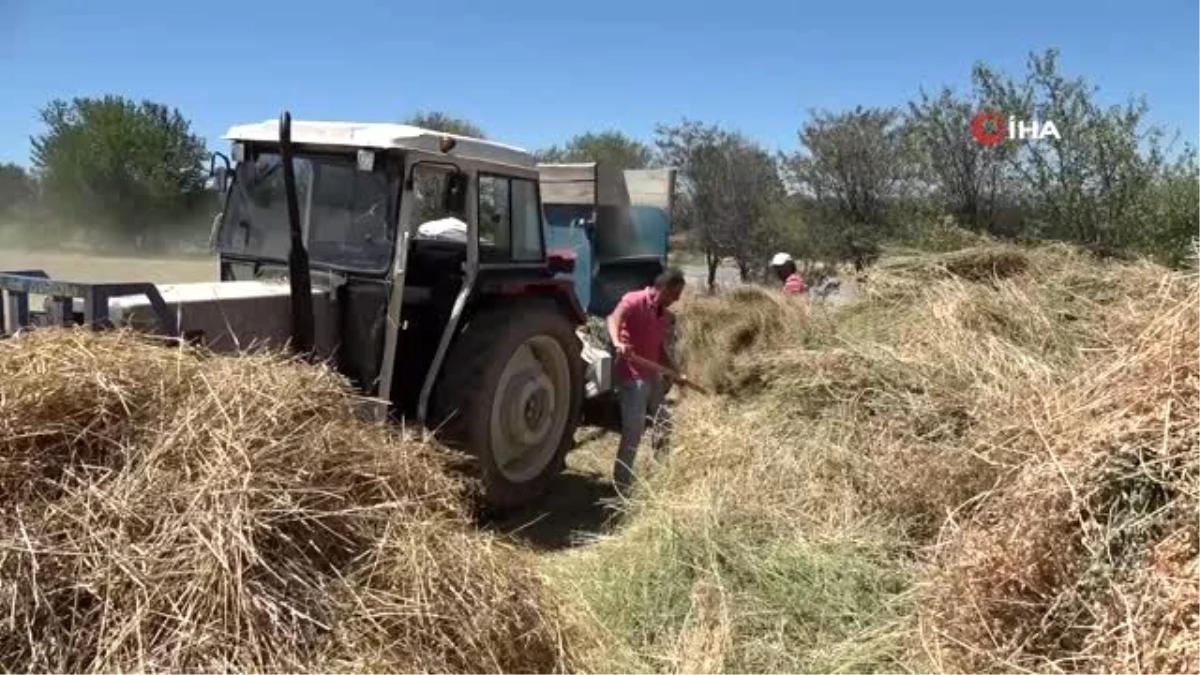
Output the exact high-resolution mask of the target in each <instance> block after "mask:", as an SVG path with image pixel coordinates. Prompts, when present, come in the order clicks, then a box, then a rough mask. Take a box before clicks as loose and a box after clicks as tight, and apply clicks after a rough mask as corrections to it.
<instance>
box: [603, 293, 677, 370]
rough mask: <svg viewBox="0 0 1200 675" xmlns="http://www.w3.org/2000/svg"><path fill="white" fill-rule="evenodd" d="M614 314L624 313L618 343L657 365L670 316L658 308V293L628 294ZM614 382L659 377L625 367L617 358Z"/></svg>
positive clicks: (633, 367) (629, 364)
mask: <svg viewBox="0 0 1200 675" xmlns="http://www.w3.org/2000/svg"><path fill="white" fill-rule="evenodd" d="M614 311H615V312H616V311H623V312H624V316H623V317H622V319H623V320H622V321H621V325H620V326H618V327H617V329H618V333H617V335H618V336H619V337H620V338H621V342H624V343H625V344H627V345H629V346H630V348H632V349H633V352H634V353H635V354H637V355H638V356H640V357H642V358H644V359H646V360H647V361H653V362H654V363H659V362H660V361H661V360H662V352H663V344H664V342H665V340H666V336H667V329H668V328H669V327H670V320H671V317H670V314H668V313H667V311H666V310H665V309H661V308H660V307H659V306H658V289H657V288H654V287H649V288H643V289H642V290H640V291H630V292H628V293H626V294H625V296H624V297H622V298H621V303H620V304H619V305H617V309H616V310H614ZM616 367H617V378H618V379H619V380H620V381H621V382H630V381H633V380H644V379H649V378H651V377H657V376H658V373H656V372H655V371H653V370H650V369H649V368H646V367H645V366H638V365H635V364H632V363H628V362H626V361H625V359H622V358H618V359H617V363H616Z"/></svg>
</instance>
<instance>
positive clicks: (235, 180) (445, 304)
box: [0, 112, 624, 509]
mask: <svg viewBox="0 0 1200 675" xmlns="http://www.w3.org/2000/svg"><path fill="white" fill-rule="evenodd" d="M225 138H226V139H227V140H228V141H230V143H231V147H230V150H231V154H230V155H229V156H226V155H223V154H218V155H216V156H215V160H214V163H213V167H211V168H212V169H213V170H212V171H211V173H212V175H213V176H214V178H213V181H214V184H215V189H219V190H221V191H222V192H223V193H224V195H225V197H224V200H225V203H224V210H223V211H222V212H221V213H220V214H219V215H218V216H217V218H216V219H215V221H214V225H213V232H212V243H213V247H214V248H215V251H216V253H217V255H218V257H219V269H220V279H219V280H218V281H213V282H200V283H181V284H160V285H154V284H148V283H140V284H124V283H122V284H116V283H112V284H94V283H74V282H67V281H60V280H54V279H49V278H47V275H46V274H45V273H44V272H42V271H40V270H23V271H15V272H8V273H3V274H0V295H2V296H3V302H0V329H2V330H3V331H4V332H6V333H10V334H11V333H12V332H14V331H16V330H20V329H22V328H26V327H30V326H38V325H51V324H89V325H94V326H97V327H101V326H113V325H120V326H133V327H135V328H138V329H140V330H144V331H148V332H159V333H163V334H166V335H168V336H172V337H175V338H178V339H180V340H183V339H186V340H191V341H201V342H203V343H204V344H205V345H207V346H208V348H210V349H212V350H214V351H217V352H221V351H238V350H242V349H246V348H248V347H252V346H274V347H284V346H288V347H290V348H291V349H293V350H295V351H297V352H298V353H300V354H302V355H304V356H305V357H306V358H311V359H314V360H320V361H323V362H326V363H329V364H331V365H332V366H334V367H336V368H337V370H338V371H340V372H341V373H342V374H343V375H345V376H346V377H347V378H348V379H349V380H350V381H351V382H352V383H353V384H354V385H355V387H357V388H358V389H359V390H361V391H362V392H363V393H364V394H365V395H366V396H368V397H371V398H372V399H373V400H376V401H378V402H379V403H380V406H379V407H380V409H382V410H386V414H387V415H389V416H390V417H392V418H395V419H406V420H410V421H413V420H415V421H416V422H418V423H420V424H422V425H425V426H426V427H428V428H431V429H434V430H435V431H436V433H437V434H438V436H439V437H440V438H441V439H442V440H443V441H445V442H446V443H447V444H449V445H451V446H453V447H457V448H460V449H462V450H464V451H466V452H468V453H470V454H472V455H473V456H474V457H475V458H476V459H477V464H478V467H479V474H480V477H481V478H482V483H483V485H484V496H485V499H486V502H487V503H489V504H490V505H491V506H493V507H497V508H500V509H505V508H510V507H514V506H518V505H521V504H524V503H527V502H529V501H531V500H533V499H535V498H537V497H538V496H540V495H541V494H542V493H543V492H544V491H545V490H546V488H547V486H548V484H549V483H550V481H551V480H552V479H553V478H554V477H555V476H556V474H558V473H559V472H560V471H561V470H562V468H563V466H564V457H565V454H566V453H567V451H568V450H569V449H570V447H571V445H572V443H573V437H574V432H575V429H576V427H577V425H578V423H579V420H580V414H581V409H582V404H583V401H584V398H585V397H586V396H587V392H589V391H591V392H598V391H601V390H603V389H607V388H608V386H607V383H606V382H601V383H599V384H597V382H589V381H588V378H591V379H593V380H599V379H601V378H606V379H607V378H608V374H607V372H605V371H606V370H607V365H606V363H605V364H604V365H603V366H602V367H595V364H593V365H592V367H588V368H585V364H584V353H585V352H586V353H589V354H592V355H593V356H595V355H597V354H600V353H601V352H602V351H603V350H602V349H597V348H596V347H594V346H591V347H585V344H584V340H585V339H586V335H585V334H584V332H583V331H580V330H579V329H580V328H581V327H583V326H585V325H586V322H587V318H588V313H587V308H586V307H585V305H584V304H583V303H581V302H580V299H579V297H578V295H577V293H576V289H577V288H578V287H579V284H578V283H577V279H576V277H575V275H576V267H575V266H576V263H577V262H578V261H577V260H576V259H575V258H574V257H573V256H570V255H560V254H556V253H547V243H546V239H547V235H548V234H549V233H551V232H554V231H555V227H553V226H548V225H547V224H546V223H545V222H544V218H545V215H544V211H543V196H542V195H541V194H540V193H541V191H542V190H543V189H544V187H543V186H544V185H545V183H544V182H542V181H541V180H539V178H540V172H539V167H538V165H537V164H536V162H535V160H534V158H533V157H532V156H531V155H530V154H528V153H526V152H524V151H522V150H520V149H517V148H514V147H510V146H507V145H502V144H499V143H494V142H489V141H484V140H480V139H475V138H468V137H464V136H457V135H452V134H445V133H440V132H436V131H431V130H427V129H421V128H417V127H413V126H407V125H399V124H368V123H345V122H318V121H292V119H291V116H290V115H289V114H287V113H286V112H285V113H284V114H283V115H281V117H280V119H279V120H277V121H276V120H269V121H265V122H261V123H253V124H245V125H239V126H234V127H232V128H230V129H229V131H228V133H227V134H226V136H225ZM217 160H219V162H218V161H217ZM218 163H220V164H222V166H220V167H217V164H218ZM217 169H219V170H217ZM597 222H598V223H599V224H600V225H601V227H600V229H601V230H604V229H605V225H604V222H605V221H604V218H601V219H600V220H599V221H597ZM568 225H569V224H568ZM605 232H606V233H602V234H601V235H598V236H601V237H602V238H603V237H608V238H607V239H604V241H609V240H610V239H611V238H612V237H613V236H616V237H619V236H621V235H620V233H619V231H614V232H607V231H606V230H605ZM610 248H611V247H610ZM594 250H595V252H596V253H597V256H596V257H597V258H598V259H599V260H598V261H597V264H599V266H600V269H602V270H603V269H605V268H604V264H605V262H606V261H605V259H604V256H605V251H607V250H609V249H608V248H605V245H598V246H596V247H595V249H594ZM618 257H620V256H618ZM609 262H611V261H609ZM590 265H591V263H589V268H587V269H581V270H580V271H579V274H580V275H582V276H581V277H580V278H583V277H586V278H587V279H588V281H589V283H590V281H591V279H592V277H593V270H592V269H591V268H590ZM617 276H618V277H621V278H624V277H622V276H621V274H618V275H617ZM595 278H596V282H597V286H596V288H599V289H600V291H599V293H598V294H592V295H591V300H590V304H592V305H596V304H597V303H601V304H603V303H605V302H610V301H611V298H610V297H607V296H606V295H605V294H606V293H610V291H609V290H606V289H609V287H610V285H611V284H610V281H609V280H608V279H609V277H608V276H607V274H606V273H605V272H603V271H601V272H600V273H598V274H596V275H595ZM612 283H616V282H612ZM31 294H32V295H35V296H43V297H45V299H46V302H45V305H44V307H43V311H41V312H34V311H31V310H30V307H29V305H30V295H31ZM381 414H382V413H381Z"/></svg>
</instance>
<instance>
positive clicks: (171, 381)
mask: <svg viewBox="0 0 1200 675" xmlns="http://www.w3.org/2000/svg"><path fill="white" fill-rule="evenodd" d="M442 462H443V460H442V457H441V454H440V453H439V452H438V451H437V449H436V448H432V447H429V446H426V445H424V444H422V443H420V442H417V441H415V440H413V439H411V438H406V437H404V436H401V435H400V434H398V433H397V432H396V431H394V430H391V429H389V428H388V427H385V426H383V425H378V424H369V423H366V422H362V421H360V420H359V419H358V418H357V416H356V413H355V406H354V400H353V397H352V396H351V395H350V394H349V388H348V386H347V383H346V382H345V381H344V380H343V378H341V377H340V376H339V375H337V374H336V373H335V372H333V371H331V370H329V369H327V368H324V367H312V366H308V365H304V364H299V363H295V362H292V361H290V360H289V359H287V358H285V357H282V356H278V355H272V354H257V355H246V356H242V357H237V358H229V357H215V356H207V355H205V354H204V353H203V352H201V351H198V350H195V349H191V348H186V349H177V348H164V347H161V346H153V345H148V344H146V343H145V341H144V340H143V339H141V338H139V337H137V336H135V335H133V334H130V333H124V332H114V333H103V334H101V333H94V332H91V331H86V330H72V331H65V330H62V331H60V330H45V331H35V332H32V333H26V334H22V335H19V336H17V337H15V338H12V339H9V340H5V341H2V342H0V490H2V492H0V514H2V515H0V606H2V607H3V610H2V611H0V625H3V629H0V669H3V670H6V671H72V672H97V671H133V670H142V671H144V670H152V671H196V670H204V671H215V672H225V671H246V672H263V671H278V670H288V671H308V670H329V669H331V668H333V669H337V668H338V664H346V663H351V662H356V661H355V660H356V659H361V658H364V657H363V655H364V654H368V653H369V654H375V655H376V656H377V658H376V659H375V660H374V661H373V662H372V664H371V666H372V667H374V668H375V669H380V670H393V671H395V670H450V671H459V670H461V671H472V672H480V671H496V670H521V671H548V670H556V669H560V668H561V667H562V666H561V661H560V652H561V650H560V647H559V645H560V643H561V636H560V635H559V631H558V629H557V624H556V623H555V621H554V619H553V617H552V616H551V615H550V614H549V612H548V611H547V610H545V609H544V608H543V601H542V593H541V588H540V584H539V582H538V580H537V578H536V577H535V576H534V575H533V574H532V572H531V571H530V570H529V569H528V568H527V566H525V565H524V564H523V563H522V562H521V561H520V560H519V559H518V558H517V557H516V556H515V555H514V554H512V553H511V552H509V551H508V550H507V549H505V548H504V547H503V546H502V545H500V544H499V543H498V542H496V541H494V540H492V539H490V538H488V537H486V536H484V535H482V534H478V533H475V532H473V531H472V530H471V524H470V518H469V512H468V510H469V509H468V506H469V502H468V499H469V496H470V495H469V493H468V489H467V487H466V486H465V485H464V484H463V483H462V482H461V481H460V480H458V479H456V478H454V477H452V476H451V474H450V473H448V472H447V471H446V470H445V468H444V466H443V464H442ZM450 580H452V582H451V581H450ZM401 617H403V619H401Z"/></svg>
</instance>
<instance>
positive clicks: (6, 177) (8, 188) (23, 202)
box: [0, 164, 37, 216]
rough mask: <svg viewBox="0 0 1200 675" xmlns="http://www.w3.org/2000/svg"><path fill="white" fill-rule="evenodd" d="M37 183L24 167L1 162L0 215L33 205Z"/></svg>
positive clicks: (26, 208)
mask: <svg viewBox="0 0 1200 675" xmlns="http://www.w3.org/2000/svg"><path fill="white" fill-rule="evenodd" d="M36 194H37V184H36V183H35V182H34V180H33V177H32V176H30V175H29V172H28V171H26V170H25V168H24V167H22V166H19V165H17V164H0V216H3V215H5V214H12V213H13V212H15V211H17V210H28V209H29V208H31V207H32V206H33V201H34V198H35V196H36Z"/></svg>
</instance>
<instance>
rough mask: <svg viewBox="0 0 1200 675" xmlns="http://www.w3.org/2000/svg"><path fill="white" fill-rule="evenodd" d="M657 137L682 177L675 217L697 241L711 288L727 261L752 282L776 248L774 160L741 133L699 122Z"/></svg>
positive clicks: (778, 185)
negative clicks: (755, 270)
mask: <svg viewBox="0 0 1200 675" xmlns="http://www.w3.org/2000/svg"><path fill="white" fill-rule="evenodd" d="M657 134H658V140H657V145H658V148H659V151H660V152H661V153H662V157H663V159H664V161H665V162H666V163H667V164H669V165H671V166H675V167H677V168H678V169H679V170H680V172H681V176H680V181H679V198H678V199H677V200H676V203H677V205H678V211H677V213H676V214H675V215H676V218H677V219H678V220H679V221H680V222H681V223H682V224H683V225H684V226H685V227H686V228H688V229H690V230H691V231H693V232H694V233H696V234H697V236H698V239H699V241H700V244H701V246H702V247H703V250H704V257H705V261H706V263H707V266H708V285H709V288H710V289H711V288H713V287H714V286H715V284H716V274H717V267H718V266H719V265H720V263H721V260H722V258H724V257H726V256H732V257H733V258H734V259H735V260H736V261H737V265H738V271H739V272H740V273H741V276H742V279H743V280H747V279H748V277H749V275H750V270H751V269H753V268H754V267H756V266H757V264H758V263H760V262H761V261H762V260H763V259H765V257H766V256H767V255H769V249H770V247H771V246H772V245H773V243H774V239H773V236H772V233H773V229H772V227H771V225H772V222H773V221H772V215H773V210H772V209H773V204H774V203H775V202H776V201H778V200H779V199H780V198H781V197H782V196H783V183H782V181H781V180H780V178H779V173H778V171H777V169H776V165H775V161H774V160H773V159H772V157H771V155H770V154H769V153H768V152H767V151H766V150H764V149H763V148H762V147H760V146H758V145H757V144H755V143H753V142H752V141H750V140H749V139H747V138H746V137H745V136H743V135H741V134H740V133H736V132H732V131H727V130H725V129H721V128H720V127H716V126H709V125H705V124H702V123H700V122H696V121H689V120H684V121H682V122H681V123H679V124H676V125H660V126H659V127H658V129H657Z"/></svg>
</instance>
